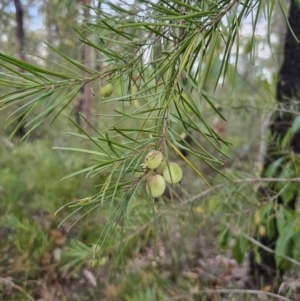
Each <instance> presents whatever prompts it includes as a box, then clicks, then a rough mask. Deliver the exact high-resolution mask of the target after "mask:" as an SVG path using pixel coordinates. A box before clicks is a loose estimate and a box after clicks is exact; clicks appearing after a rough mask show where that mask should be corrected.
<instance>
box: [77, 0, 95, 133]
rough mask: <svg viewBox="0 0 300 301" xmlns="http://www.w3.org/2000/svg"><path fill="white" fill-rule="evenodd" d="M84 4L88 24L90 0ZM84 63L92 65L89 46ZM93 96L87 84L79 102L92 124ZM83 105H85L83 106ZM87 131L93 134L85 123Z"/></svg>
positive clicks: (85, 0) (85, 49)
mask: <svg viewBox="0 0 300 301" xmlns="http://www.w3.org/2000/svg"><path fill="white" fill-rule="evenodd" d="M82 4H83V5H85V7H84V18H85V20H86V21H87V22H88V19H89V16H90V12H89V7H88V6H89V5H90V0H82ZM82 61H83V62H84V63H85V65H86V66H88V67H89V66H90V65H91V55H90V47H89V46H88V45H87V44H84V45H83V48H82ZM84 76H86V77H87V76H89V74H88V73H87V72H84ZM91 94H92V86H91V83H87V84H85V85H84V87H83V88H82V90H81V100H80V102H79V109H81V108H82V109H83V114H84V116H85V118H86V119H87V120H88V121H89V122H90V123H91V122H92V120H91V117H92V116H91ZM81 103H82V104H83V105H81ZM84 126H85V131H86V132H87V133H89V134H91V127H90V126H89V125H88V124H87V123H86V122H85V123H84Z"/></svg>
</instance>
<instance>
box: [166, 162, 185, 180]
mask: <svg viewBox="0 0 300 301" xmlns="http://www.w3.org/2000/svg"><path fill="white" fill-rule="evenodd" d="M163 176H164V178H165V180H166V182H167V183H169V184H177V183H179V182H180V181H181V179H182V169H181V167H180V166H179V165H178V164H177V163H174V162H170V163H169V166H166V167H165V169H164V171H163Z"/></svg>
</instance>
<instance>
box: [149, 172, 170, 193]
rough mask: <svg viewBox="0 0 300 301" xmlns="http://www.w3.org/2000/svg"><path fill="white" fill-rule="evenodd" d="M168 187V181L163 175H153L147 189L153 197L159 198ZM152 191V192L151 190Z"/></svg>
mask: <svg viewBox="0 0 300 301" xmlns="http://www.w3.org/2000/svg"><path fill="white" fill-rule="evenodd" d="M165 189H166V181H165V179H164V178H163V176H161V175H157V174H156V175H152V176H150V177H149V178H148V181H147V186H146V191H147V193H148V194H149V195H152V197H153V198H158V197H160V196H162V195H163V193H164V191H165ZM150 191H151V192H150Z"/></svg>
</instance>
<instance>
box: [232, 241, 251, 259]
mask: <svg viewBox="0 0 300 301" xmlns="http://www.w3.org/2000/svg"><path fill="white" fill-rule="evenodd" d="M247 248H248V241H247V240H246V238H244V237H243V236H239V237H238V238H236V240H235V245H234V247H233V249H232V256H233V258H234V259H235V260H236V262H237V263H238V264H241V263H242V262H243V260H244V258H245V255H246V253H247Z"/></svg>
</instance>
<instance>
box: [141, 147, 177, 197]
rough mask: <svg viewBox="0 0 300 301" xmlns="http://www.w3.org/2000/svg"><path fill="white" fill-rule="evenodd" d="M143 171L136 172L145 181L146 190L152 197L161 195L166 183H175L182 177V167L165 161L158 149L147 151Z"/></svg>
mask: <svg viewBox="0 0 300 301" xmlns="http://www.w3.org/2000/svg"><path fill="white" fill-rule="evenodd" d="M143 167H144V171H143V172H140V173H137V176H138V177H142V181H146V182H147V184H146V191H147V193H148V194H149V195H151V196H152V197H153V198H158V197H160V196H162V194H163V193H164V191H165V189H166V183H169V184H177V183H179V182H180V181H181V179H182V169H181V168H180V166H179V165H178V164H177V163H174V162H169V163H167V162H166V160H165V158H164V157H163V154H162V153H161V152H160V151H158V150H153V151H151V152H149V153H148V154H147V155H146V157H145V163H144V164H143Z"/></svg>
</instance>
